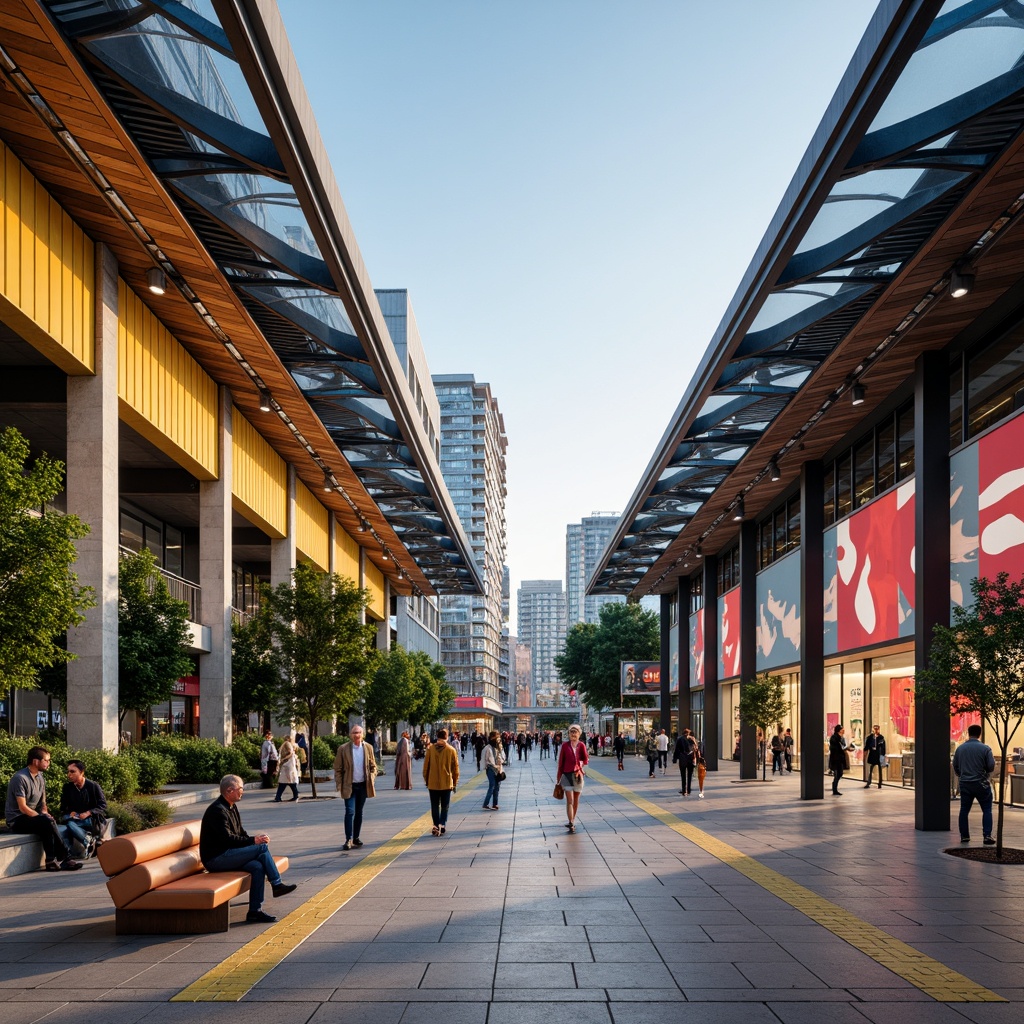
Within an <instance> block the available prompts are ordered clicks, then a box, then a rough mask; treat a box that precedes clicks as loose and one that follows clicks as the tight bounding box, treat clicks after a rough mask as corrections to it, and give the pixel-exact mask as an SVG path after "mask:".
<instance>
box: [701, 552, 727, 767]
mask: <svg viewBox="0 0 1024 1024" xmlns="http://www.w3.org/2000/svg"><path fill="white" fill-rule="evenodd" d="M703 591H704V607H703V608H702V609H701V610H700V613H701V615H703V616H704V759H705V760H706V761H707V763H708V771H709V772H717V771H718V759H719V758H720V757H723V756H724V757H730V756H731V755H732V749H731V748H729V749H726V750H722V749H721V742H722V740H721V725H720V723H719V721H718V556H717V555H705V557H704V586H703ZM730 732H731V730H730ZM729 739H731V736H730V737H729Z"/></svg>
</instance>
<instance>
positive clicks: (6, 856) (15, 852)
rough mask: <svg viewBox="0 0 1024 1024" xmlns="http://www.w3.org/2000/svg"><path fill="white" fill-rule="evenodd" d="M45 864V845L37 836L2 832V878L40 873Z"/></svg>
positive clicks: (0, 843)
mask: <svg viewBox="0 0 1024 1024" xmlns="http://www.w3.org/2000/svg"><path fill="white" fill-rule="evenodd" d="M43 863H44V861H43V844H42V843H41V842H40V841H39V840H38V839H36V837H35V836H21V835H18V834H17V833H15V832H0V878H12V877H13V876H14V875H25V874H28V872H30V871H38V870H39V869H40V868H41V867H42V866H43Z"/></svg>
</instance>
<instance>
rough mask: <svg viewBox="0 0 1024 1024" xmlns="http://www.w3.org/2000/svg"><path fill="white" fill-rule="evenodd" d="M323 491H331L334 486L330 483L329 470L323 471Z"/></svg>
mask: <svg viewBox="0 0 1024 1024" xmlns="http://www.w3.org/2000/svg"><path fill="white" fill-rule="evenodd" d="M324 490H325V491H333V490H334V484H333V483H332V482H331V471H330V470H329V469H325V470H324Z"/></svg>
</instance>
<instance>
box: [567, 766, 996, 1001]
mask: <svg viewBox="0 0 1024 1024" xmlns="http://www.w3.org/2000/svg"><path fill="white" fill-rule="evenodd" d="M587 775H588V777H590V778H593V779H596V780H597V781H599V782H603V783H604V784H605V785H606V786H608V788H609V789H612V790H614V791H615V792H616V793H618V794H619V795H620V796H623V797H625V798H626V799H627V800H628V801H629V802H630V803H632V804H635V805H636V806H637V807H639V808H640V809H641V810H642V811H646V812H647V813H648V814H649V815H651V817H652V818H656V819H657V820H658V821H660V822H661V823H662V824H663V825H667V826H668V827H669V828H670V829H672V830H673V831H674V832H677V833H678V834H679V835H681V836H682V837H683V838H684V839H689V840H690V842H691V843H693V844H694V845H695V846H699V847H700V848H701V849H702V850H704V851H706V852H707V853H710V854H711V856H712V857H716V858H717V859H718V860H720V861H722V863H723V864H728V865H729V867H731V868H733V869H735V870H736V871H738V872H739V873H740V874H741V875H744V876H746V877H747V878H749V879H750V880H751V881H752V882H756V883H757V884H758V885H760V886H761V887H762V888H763V889H766V890H767V891H768V892H770V893H773V894H774V895H775V896H778V897H779V898H780V899H782V900H784V901H785V902H786V903H788V904H789V905H790V906H791V907H795V908H796V909H797V910H799V911H800V912H801V913H802V914H804V915H806V916H807V917H809V918H810V919H811V920H812V921H814V922H815V923H817V924H820V925H821V926H822V927H824V928H827V929H828V930H829V931H830V932H832V934H833V935H837V936H839V938H841V939H842V940H843V941H844V942H848V943H849V944H850V945H851V946H854V947H855V948H856V949H859V950H860V951H861V952H862V953H865V954H867V956H869V957H871V959H872V960H875V961H876V962H877V963H880V964H881V965H882V966H883V967H887V968H888V969H889V970H890V971H892V972H893V974H896V975H898V976H899V977H901V978H903V979H904V980H905V981H909V982H910V984H911V985H914V986H915V987H917V988H919V989H920V990H921V991H922V992H925V993H927V994H928V995H930V996H931V997H932V998H933V999H936V1000H938V1001H939V1002H942V1003H1005V1002H1007V1000H1006V999H1004V998H1003V997H1002V996H1000V995H997V994H996V993H995V992H991V991H989V989H987V988H985V987H984V986H983V985H979V984H978V983H977V982H974V981H971V979H970V978H967V977H965V976H964V975H962V974H960V973H958V972H957V971H954V970H953V969H952V968H950V967H947V966H946V965H945V964H942V963H939V961H938V960H933V959H932V958H931V957H930V956H926V955H925V954H924V953H922V952H920V950H917V949H914V947H913V946H910V945H908V944H907V943H906V942H901V941H900V940H899V939H894V938H893V937H892V936H891V935H889V934H887V933H886V932H884V931H882V929H881V928H876V927H875V926H874V925H873V924H868V922H867V921H861V920H859V919H858V918H856V917H855V916H854V915H852V914H851V913H850V911H848V910H846V909H845V908H843V907H840V906H838V905H837V904H835V903H832V902H830V901H829V900H827V899H825V898H824V897H823V896H819V895H818V894H817V893H815V892H812V891H811V890H810V889H808V888H806V887H805V886H802V885H800V884H799V883H798V882H794V881H793V880H792V879H791V878H787V877H786V876H785V875H783V874H781V873H780V872H778V871H774V870H773V869H772V868H769V867H766V866H765V865H764V864H761V863H760V862H759V861H757V860H755V859H754V858H753V857H749V856H747V854H745V853H742V852H740V851H739V850H737V849H736V848H735V847H733V846H730V845H729V844H728V843H723V842H722V841H721V840H720V839H716V838H715V837H714V836H712V835H709V834H708V833H707V832H704V831H703V830H701V829H699V828H697V827H696V826H694V825H690V824H689V823H687V822H686V821H683V820H682V819H681V818H678V817H677V816H676V815H674V814H673V813H672V812H671V811H666V810H664V809H663V808H662V807H659V806H658V805H657V804H656V803H653V802H652V801H650V800H648V799H647V798H646V797H642V796H639V795H638V794H637V793H635V792H634V791H633V790H631V789H629V788H627V787H626V786H623V785H621V784H620V783H618V782H613V781H612V780H611V779H610V778H608V777H607V776H606V775H602V774H601V773H600V772H598V771H595V770H594V769H593V768H589V767H588V769H587Z"/></svg>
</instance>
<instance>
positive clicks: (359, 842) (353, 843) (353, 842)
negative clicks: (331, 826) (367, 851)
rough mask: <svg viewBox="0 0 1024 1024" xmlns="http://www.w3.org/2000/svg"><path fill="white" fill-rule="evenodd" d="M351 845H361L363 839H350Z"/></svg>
mask: <svg viewBox="0 0 1024 1024" xmlns="http://www.w3.org/2000/svg"><path fill="white" fill-rule="evenodd" d="M352 845H353V846H362V845H363V841H362V839H353V840H352Z"/></svg>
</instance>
